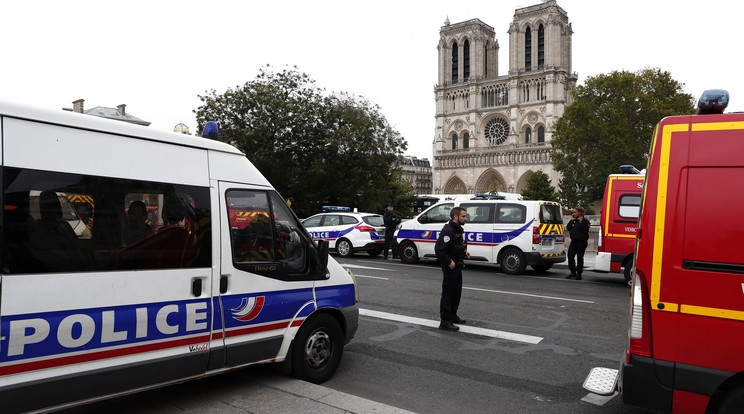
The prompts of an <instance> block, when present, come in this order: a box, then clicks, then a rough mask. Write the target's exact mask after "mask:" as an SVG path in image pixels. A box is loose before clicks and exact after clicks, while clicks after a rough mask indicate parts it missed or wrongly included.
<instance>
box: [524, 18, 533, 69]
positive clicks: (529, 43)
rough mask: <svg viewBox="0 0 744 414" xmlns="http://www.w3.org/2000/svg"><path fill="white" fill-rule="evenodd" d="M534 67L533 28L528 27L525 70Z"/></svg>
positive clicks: (525, 33)
mask: <svg viewBox="0 0 744 414" xmlns="http://www.w3.org/2000/svg"><path fill="white" fill-rule="evenodd" d="M531 68H532V30H530V28H529V27H528V28H527V30H525V32H524V70H525V71H526V72H529V71H530V69H531Z"/></svg>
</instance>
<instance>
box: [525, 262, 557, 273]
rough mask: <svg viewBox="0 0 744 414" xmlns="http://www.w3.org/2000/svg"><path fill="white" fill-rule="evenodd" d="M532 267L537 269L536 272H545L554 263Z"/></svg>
mask: <svg viewBox="0 0 744 414" xmlns="http://www.w3.org/2000/svg"><path fill="white" fill-rule="evenodd" d="M530 267H531V268H533V269H535V271H536V272H544V271H546V270H548V269H550V268H551V267H553V263H543V264H539V265H530Z"/></svg>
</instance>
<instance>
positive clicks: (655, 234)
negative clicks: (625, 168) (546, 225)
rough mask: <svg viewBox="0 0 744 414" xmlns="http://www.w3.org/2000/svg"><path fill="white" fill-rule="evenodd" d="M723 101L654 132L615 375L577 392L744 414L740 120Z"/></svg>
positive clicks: (743, 120) (743, 140)
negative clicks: (626, 328) (623, 346)
mask: <svg viewBox="0 0 744 414" xmlns="http://www.w3.org/2000/svg"><path fill="white" fill-rule="evenodd" d="M727 103H728V93H727V92H726V91H722V90H713V91H706V92H705V93H703V95H702V97H701V98H700V103H699V105H698V114H697V115H691V116H675V117H669V118H664V119H663V120H662V121H661V122H660V123H659V124H658V125H657V127H656V129H655V131H654V138H653V142H652V144H651V151H650V153H649V159H648V166H647V173H646V181H645V186H644V193H643V199H642V204H641V218H640V221H639V229H638V238H637V241H636V249H635V266H634V271H633V286H632V289H631V291H632V296H631V307H630V329H629V334H628V337H629V338H628V345H627V351H626V355H625V358H624V360H623V361H622V363H621V366H620V369H619V372H618V370H611V369H607V368H594V369H593V370H592V372H591V373H590V374H589V376H588V377H587V380H586V381H585V383H584V388H586V389H587V390H590V391H593V392H597V393H604V394H608V395H609V394H612V393H613V392H614V390H615V389H616V388H617V389H618V390H619V391H620V393H621V394H622V396H623V401H624V402H625V403H626V404H631V405H638V406H643V407H647V408H651V409H655V410H660V411H664V412H670V411H671V412H674V413H704V412H705V413H743V412H744V254H743V253H742V246H743V244H742V242H741V239H742V237H743V236H742V235H744V220H740V219H739V215H738V210H739V208H740V207H741V206H743V205H744V191H742V188H741V183H742V182H744V156H742V154H744V113H735V114H723V109H724V108H725V107H726V104H727ZM615 380H617V383H615V382H614V381H615ZM616 385H617V386H616Z"/></svg>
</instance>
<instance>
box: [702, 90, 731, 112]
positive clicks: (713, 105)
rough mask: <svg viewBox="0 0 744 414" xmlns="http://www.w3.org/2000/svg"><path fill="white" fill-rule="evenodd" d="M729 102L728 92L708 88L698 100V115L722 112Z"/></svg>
mask: <svg viewBox="0 0 744 414" xmlns="http://www.w3.org/2000/svg"><path fill="white" fill-rule="evenodd" d="M728 102H729V93H728V91H726V90H723V89H708V90H707V91H705V92H703V95H702V96H700V101H699V102H698V110H697V114H698V115H709V114H722V113H723V110H724V109H726V107H727V106H728Z"/></svg>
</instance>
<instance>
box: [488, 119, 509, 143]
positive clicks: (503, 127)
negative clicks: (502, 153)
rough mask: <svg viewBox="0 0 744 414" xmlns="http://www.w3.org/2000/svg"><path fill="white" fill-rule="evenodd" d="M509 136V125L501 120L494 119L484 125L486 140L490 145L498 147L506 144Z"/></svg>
mask: <svg viewBox="0 0 744 414" xmlns="http://www.w3.org/2000/svg"><path fill="white" fill-rule="evenodd" d="M508 136H509V124H507V123H506V121H505V120H503V119H501V118H494V119H492V120H490V121H488V123H487V124H486V140H487V141H488V143H489V144H491V145H500V144H503V143H504V142H506V138H507V137H508Z"/></svg>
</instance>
